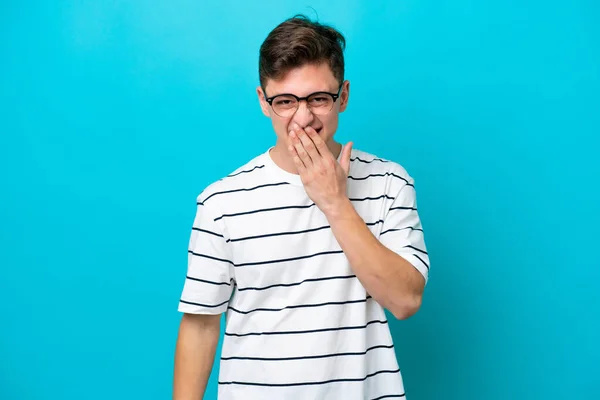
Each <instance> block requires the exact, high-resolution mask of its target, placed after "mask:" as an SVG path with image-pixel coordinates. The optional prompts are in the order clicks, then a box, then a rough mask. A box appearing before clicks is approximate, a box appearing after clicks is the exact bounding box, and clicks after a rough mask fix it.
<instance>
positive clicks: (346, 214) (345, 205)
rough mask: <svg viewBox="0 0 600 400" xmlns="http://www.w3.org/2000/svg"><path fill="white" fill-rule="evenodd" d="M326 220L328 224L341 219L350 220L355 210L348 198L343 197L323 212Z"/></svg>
mask: <svg viewBox="0 0 600 400" xmlns="http://www.w3.org/2000/svg"><path fill="white" fill-rule="evenodd" d="M323 214H325V217H327V220H329V222H330V223H334V222H335V221H338V220H341V219H348V218H351V217H352V216H353V215H354V214H356V210H355V209H354V206H353V205H352V202H351V201H350V199H349V198H347V197H344V198H343V199H340V200H339V201H337V202H335V203H332V204H331V205H330V206H329V207H328V208H327V209H326V210H324V211H323Z"/></svg>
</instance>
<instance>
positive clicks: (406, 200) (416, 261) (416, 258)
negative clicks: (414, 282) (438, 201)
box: [379, 175, 429, 284]
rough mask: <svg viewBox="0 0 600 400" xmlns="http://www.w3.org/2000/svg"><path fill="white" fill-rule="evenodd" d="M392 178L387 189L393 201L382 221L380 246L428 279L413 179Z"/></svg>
mask: <svg viewBox="0 0 600 400" xmlns="http://www.w3.org/2000/svg"><path fill="white" fill-rule="evenodd" d="M404 176H405V177H404V178H400V177H399V176H398V175H395V177H396V179H394V184H392V185H390V193H389V194H388V195H389V196H390V197H394V200H393V201H392V204H391V206H390V208H389V209H388V211H387V213H386V215H385V218H384V220H383V226H382V229H381V234H380V236H379V240H380V241H381V243H382V244H383V245H385V246H386V247H387V248H389V249H390V250H392V251H393V252H395V253H397V254H398V255H400V256H402V257H403V258H404V259H405V260H407V261H408V262H410V263H411V264H412V265H413V266H414V267H415V268H416V269H417V270H418V271H419V272H420V273H421V275H423V277H424V278H425V284H427V280H428V278H429V255H428V253H427V248H426V246H425V236H424V232H423V227H422V225H421V219H420V218H419V212H418V210H417V197H416V191H415V186H414V179H413V178H411V177H410V176H407V175H404Z"/></svg>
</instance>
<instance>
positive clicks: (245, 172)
mask: <svg viewBox="0 0 600 400" xmlns="http://www.w3.org/2000/svg"><path fill="white" fill-rule="evenodd" d="M258 168H264V165H257V166H256V167H254V168H252V169H249V170H247V171H241V172H238V173H237V174H231V175H227V176H226V177H225V178H232V177H234V176H238V175H240V174H247V173H248V172H252V171H254V170H255V169H258Z"/></svg>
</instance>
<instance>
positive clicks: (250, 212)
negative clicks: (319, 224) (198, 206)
mask: <svg viewBox="0 0 600 400" xmlns="http://www.w3.org/2000/svg"><path fill="white" fill-rule="evenodd" d="M315 205H316V204H315V203H312V204H309V205H307V206H284V207H274V208H262V209H260V210H252V211H244V212H239V213H234V214H223V215H221V216H220V217H217V218H215V222H216V221H218V220H220V219H221V218H225V217H237V216H240V215H248V214H256V213H260V212H267V211H279V210H287V209H294V208H311V207H314V206H315Z"/></svg>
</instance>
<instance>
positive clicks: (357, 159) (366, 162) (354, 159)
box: [350, 157, 389, 164]
mask: <svg viewBox="0 0 600 400" xmlns="http://www.w3.org/2000/svg"><path fill="white" fill-rule="evenodd" d="M350 161H360V162H363V163H365V164H370V163H372V162H373V161H381V162H383V163H386V162H389V161H388V160H382V159H381V158H374V159H372V160H370V161H366V160H363V159H361V158H359V157H355V158H351V159H350Z"/></svg>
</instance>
